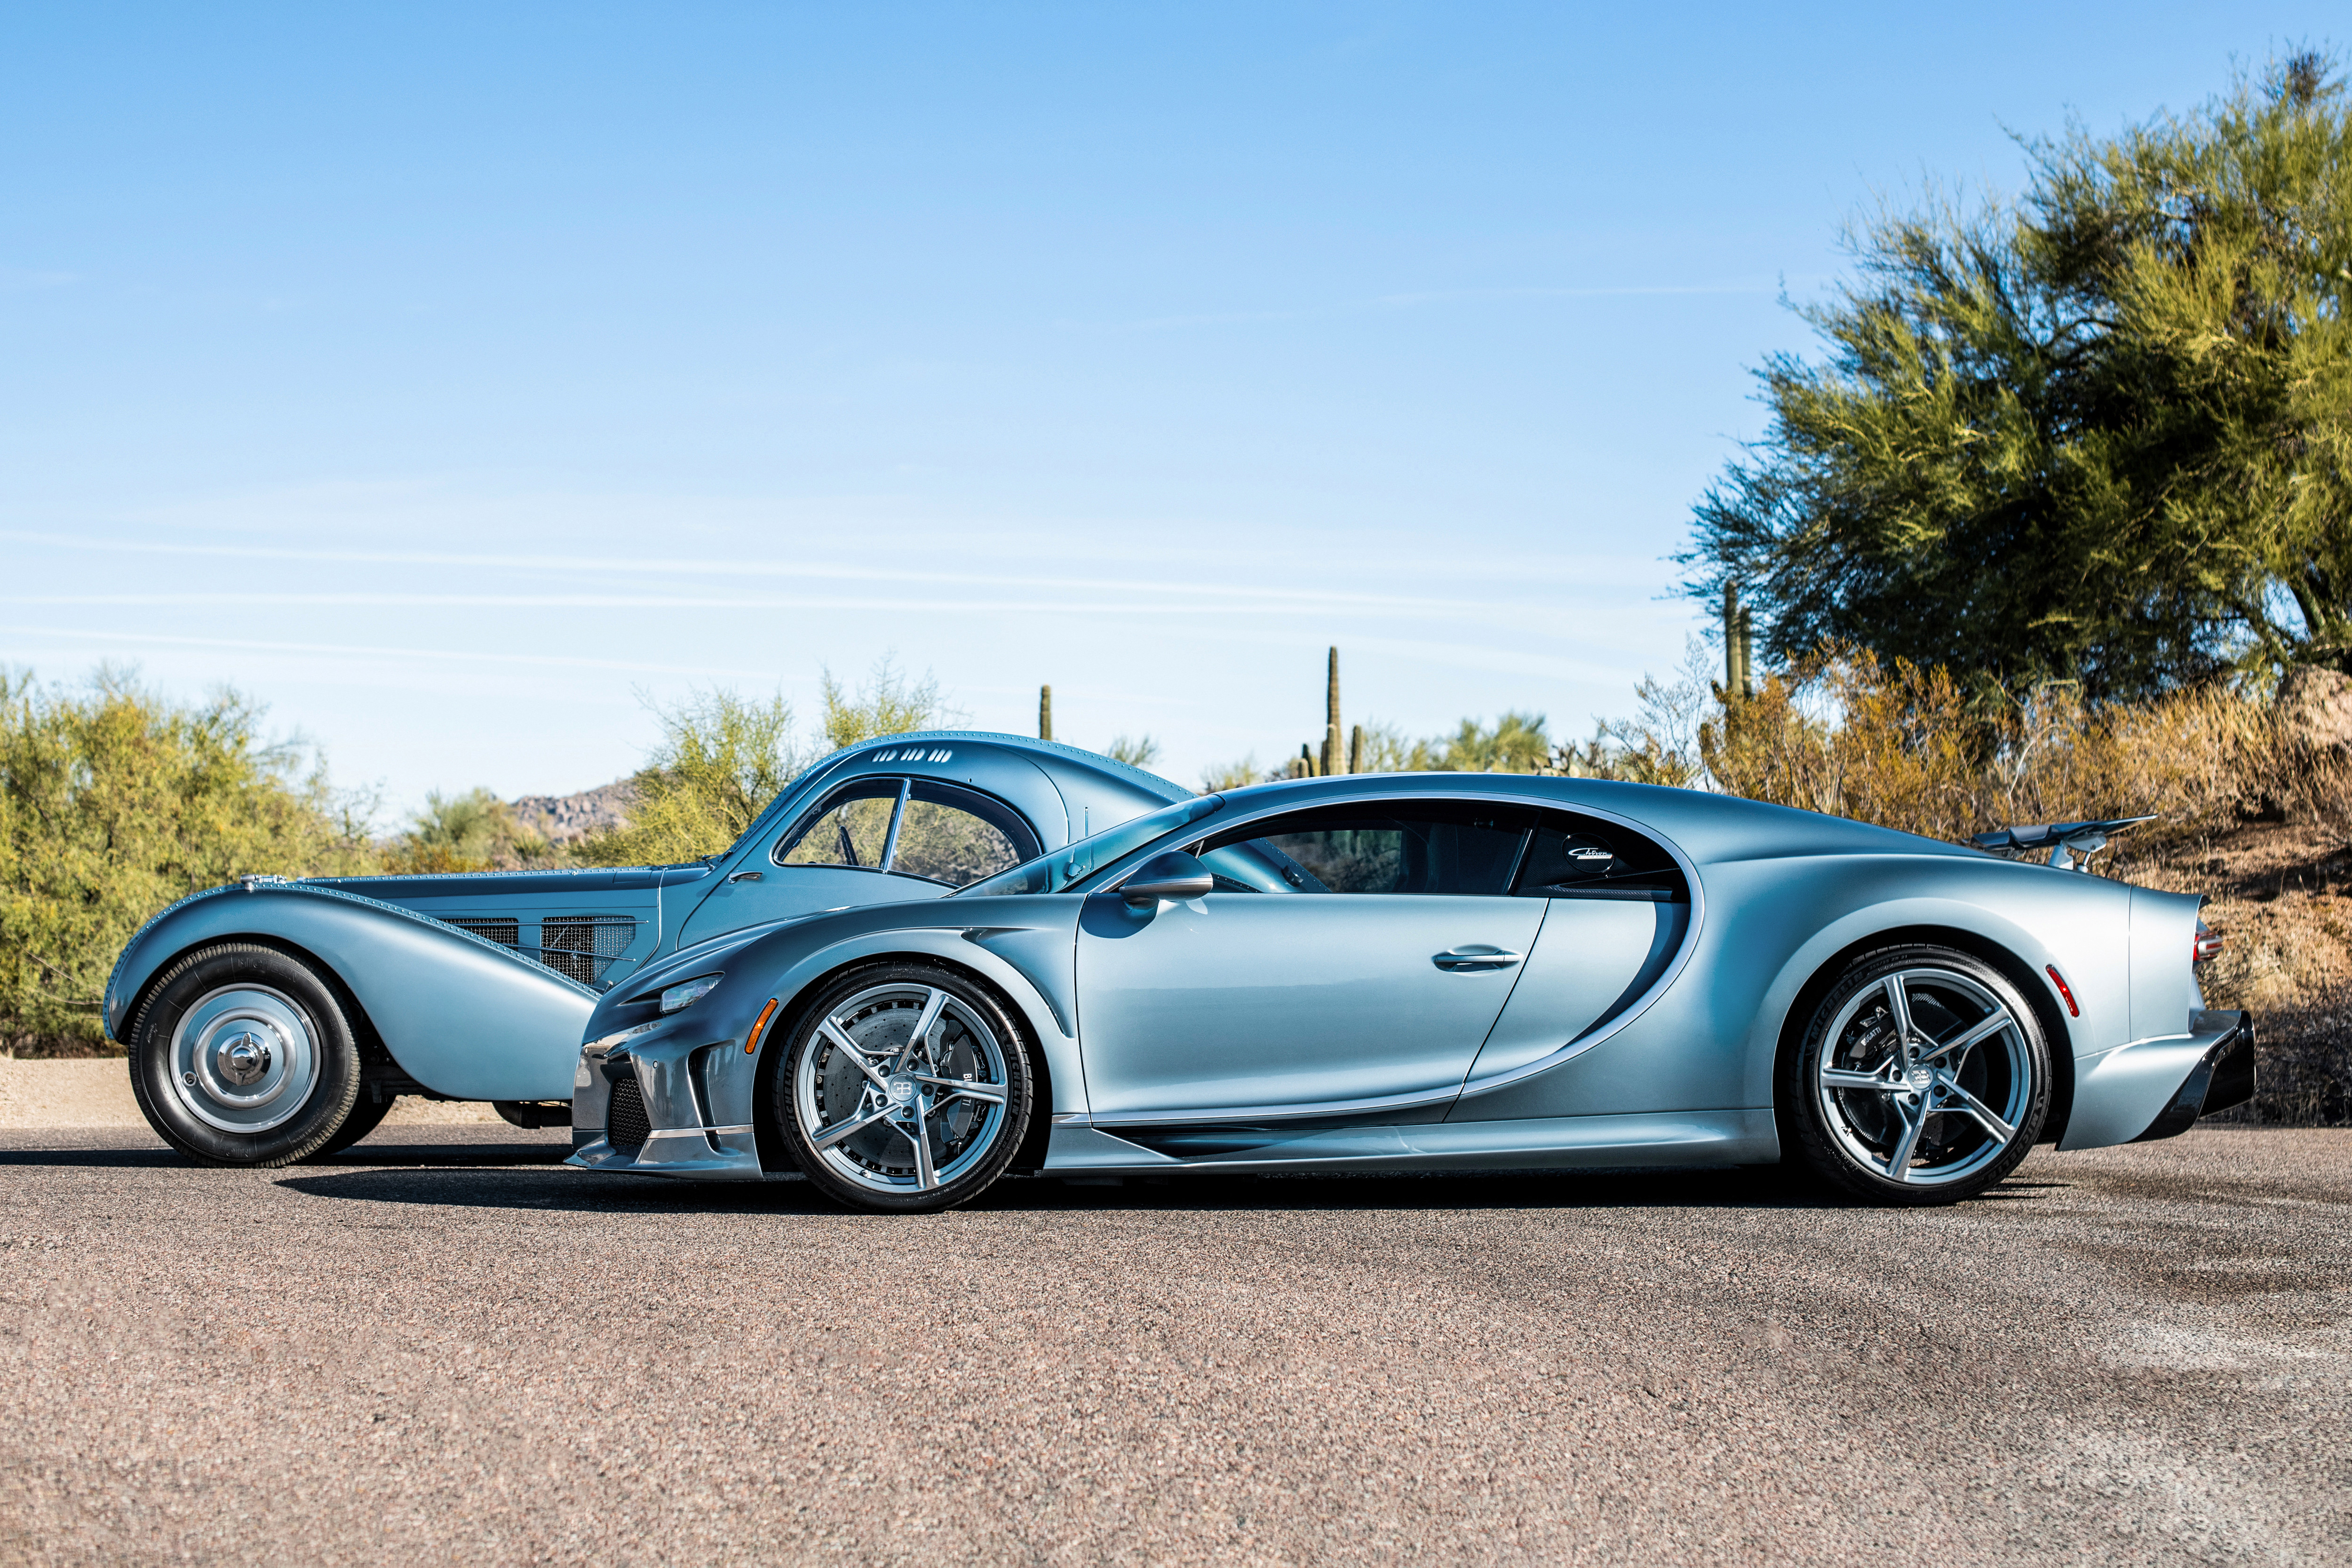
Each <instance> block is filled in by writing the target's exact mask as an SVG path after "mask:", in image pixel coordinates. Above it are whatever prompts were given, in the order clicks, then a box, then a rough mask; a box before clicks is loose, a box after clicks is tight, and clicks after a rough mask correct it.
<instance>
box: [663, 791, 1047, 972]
mask: <svg viewBox="0 0 2352 1568" xmlns="http://www.w3.org/2000/svg"><path fill="white" fill-rule="evenodd" d="M1042 847H1043V846H1042V845H1041V843H1040V842H1039V838H1038V833H1037V830H1036V829H1035V828H1034V827H1033V826H1032V825H1031V824H1030V822H1029V821H1028V820H1027V819H1026V818H1025V817H1024V816H1023V815H1022V814H1021V812H1020V811H1018V810H1014V809H1013V807H1012V806H1010V805H1008V804H1006V803H1005V802H1004V801H1003V800H999V799H997V798H996V797H995V796H993V795H991V794H988V793H987V792H985V791H983V790H980V789H973V788H971V787H970V786H968V785H964V784H958V783H951V782H950V781H948V780H946V779H926V778H908V777H905V776H903V775H891V774H867V775H866V776H864V777H862V778H856V779H848V780H846V781H845V782H844V783H841V784H838V785H836V786H835V787H834V788H833V789H828V790H826V791H825V792H824V793H823V794H822V795H820V796H819V797H818V798H817V799H816V800H815V801H814V803H813V804H812V805H811V806H810V807H809V808H808V809H807V810H803V812H802V813H801V814H800V815H799V816H798V817H796V818H794V819H793V821H790V822H788V823H786V824H785V826H784V827H783V829H782V831H781V832H779V833H778V834H777V835H776V837H775V840H774V841H773V843H772V845H771V846H770V847H769V850H768V852H767V853H765V854H764V855H760V856H757V857H755V858H753V859H751V860H750V861H748V862H744V863H742V864H741V865H739V866H738V867H736V868H735V869H734V870H732V871H730V873H728V874H727V875H726V876H725V877H723V878H722V879H720V882H719V885H718V886H717V887H715V888H714V889H712V890H711V893H710V894H709V897H707V898H705V899H704V900H703V901H702V902H701V904H698V905H697V906H696V908H695V911H694V913H693V914H692V915H689V916H688V918H687V921H686V924H685V925H684V926H683V927H682V928H681V929H680V930H679V932H678V941H677V945H678V946H681V947H685V946H691V945H692V944H694V943H697V942H700V941H704V940H707V939H708V938H709V937H712V936H724V935H725V934H726V933H728V932H730V931H735V930H740V928H742V927H743V926H746V925H758V924H760V923H761V922H762V921H768V920H783V919H787V918H789V917H791V916H793V915H810V914H814V913H815V912H816V911H818V910H820V909H838V908H841V907H843V906H844V905H846V904H888V903H894V902H898V901H901V900H907V899H917V898H939V897H941V896H943V895H944V894H950V893H952V892H954V891H955V890H956V889H957V888H959V887H967V886H969V885H971V883H975V882H978V881H980V880H981V879H982V877H989V876H993V875H995V874H996V873H998V872H1000V871H1004V870H1008V869H1009V868H1011V867H1013V866H1016V865H1018V864H1020V863H1021V862H1023V861H1025V860H1027V859H1029V858H1030V857H1031V856H1033V855H1034V854H1036V853H1038V852H1040V850H1041V849H1042Z"/></svg>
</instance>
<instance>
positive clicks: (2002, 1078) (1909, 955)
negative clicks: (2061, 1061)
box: [1780, 946, 2050, 1205]
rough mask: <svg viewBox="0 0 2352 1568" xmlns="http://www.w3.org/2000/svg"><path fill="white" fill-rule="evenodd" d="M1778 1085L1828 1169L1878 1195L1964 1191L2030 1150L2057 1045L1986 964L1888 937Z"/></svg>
mask: <svg viewBox="0 0 2352 1568" xmlns="http://www.w3.org/2000/svg"><path fill="white" fill-rule="evenodd" d="M1780 1103H1781V1104H1782V1106H1783V1107H1784V1108H1785V1109H1786V1110H1787V1112H1788V1113H1789V1114H1788V1117H1787V1122H1788V1123H1792V1124H1794V1128H1795V1131H1796V1133H1797V1137H1798V1142H1799V1144H1800V1146H1801V1149H1802V1152H1803V1155H1804V1157H1805V1161H1806V1163H1807V1164H1808V1165H1810V1166H1811V1167H1812V1168H1813V1169H1814V1170H1815V1171H1816V1172H1818V1173H1820V1174H1821V1175H1822V1176H1826V1177H1828V1178H1829V1179H1830V1180H1831V1181H1832V1182H1834V1183H1836V1184H1837V1185H1838V1186H1842V1187H1843V1188H1845V1189H1846V1190H1847V1191H1849V1192H1852V1193H1854V1194H1856V1195H1857V1196H1860V1197H1864V1198H1867V1199H1869V1200H1870V1201H1871V1202H1874V1203H1884V1204H1900V1205H1924V1204H1937V1203H1957V1202H1958V1201H1959V1200H1960V1199H1962V1198H1966V1197H1974V1196H1975V1195H1977V1194H1978V1193H1980V1192H1982V1191H1984V1190H1985V1188H1987V1187H1989V1186H1992V1185H1993V1184H1994V1183H1995V1182H1998V1181H2000V1179H2001V1178H2002V1177H2004V1176H2008V1175H2009V1173H2010V1172H2011V1171H2012V1170H2014V1169H2016V1168H2017V1163H2018V1162H2019V1161H2020V1160H2022V1159H2023V1158H2024V1157H2025V1156H2026V1155H2027V1154H2028V1153H2029V1152H2031V1151H2032V1147H2033V1142H2034V1139H2035V1138H2036V1137H2038V1136H2040V1134H2041V1132H2042V1119H2043V1118H2044V1117H2045V1116H2046V1115H2047V1114H2048V1113H2049V1109H2050V1054H2049V1046H2048V1043H2047V1042H2046V1041H2045V1040H2043V1038H2042V1025H2041V1020H2040V1019H2038V1018H2037V1017H2036V1016H2035V1014H2034V1011H2033V1009H2032V1007H2031V1006H2030V1005H2029V1004H2028V1003H2027V1002H2026V1000H2025V998H2023V997H2022V996H2021V995H2019V994H2018V990H2017V988H2016V987H2015V986H2013V985H2011V983H2010V981H2009V979H2008V978H2007V977H2005V976H2003V975H2002V974H2001V973H2000V971H1999V970H1997V969H1995V968H1994V967H1992V966H1990V964H1987V963H1985V962H1983V961H1982V960H1980V959H1978V958H1976V957H1973V956H1969V954H1966V953H1960V952H1956V951H1954V950H1952V949H1950V948H1947V947H1930V946H1906V947H1894V948H1887V949H1885V950H1882V951H1880V952H1877V953H1872V954H1868V955H1866V956H1864V957H1862V958H1861V959H1859V960H1857V961H1856V962H1855V963H1854V965H1853V967H1851V968H1849V969H1848V970H1847V971H1846V972H1845V974H1844V975H1843V976H1841V977H1839V979H1838V982H1837V984H1836V985H1834V986H1832V988H1830V992H1829V995H1827V996H1826V997H1824V998H1822V1002H1821V1005H1820V1006H1819V1007H1818V1008H1816V1009H1814V1011H1813V1015H1812V1019H1811V1025H1810V1027H1809V1028H1808V1029H1807V1030H1806V1031H1805V1037H1804V1042H1803V1044H1802V1045H1801V1047H1800V1049H1799V1050H1798V1051H1796V1052H1795V1053H1794V1054H1793V1056H1792V1057H1791V1058H1790V1060H1789V1061H1786V1062H1784V1063H1783V1070H1782V1073H1781V1082H1780Z"/></svg>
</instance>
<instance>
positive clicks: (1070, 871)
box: [948, 795, 1225, 898]
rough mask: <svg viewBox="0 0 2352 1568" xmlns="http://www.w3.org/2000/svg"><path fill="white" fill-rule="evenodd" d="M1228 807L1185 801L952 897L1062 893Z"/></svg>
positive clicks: (1219, 798) (1216, 800) (1216, 799)
mask: <svg viewBox="0 0 2352 1568" xmlns="http://www.w3.org/2000/svg"><path fill="white" fill-rule="evenodd" d="M1224 803H1225V798H1224V797H1223V795H1202V796H1201V797H1200V798H1199V799H1197V800H1179V801H1178V802H1177V803H1176V804H1174V805H1173V806H1167V807H1163V808H1161V809H1160V810H1157V811H1153V812H1150V813H1149V814H1147V815H1145V816H1140V817H1138V818H1136V819H1135V820H1134V821H1130V822H1121V823H1120V824H1119V825H1118V827H1116V828H1107V829H1105V830H1104V831H1101V832H1099V833H1097V834H1095V835H1094V837H1092V838H1090V839H1080V840H1079V841H1077V842H1076V843H1075V844H1071V845H1069V846H1067V847H1066V848H1064V849H1058V850H1055V851H1054V852H1052V853H1051V854H1043V855H1039V856H1038V857H1037V858H1036V859H1035V860H1033V861H1025V862H1023V863H1021V864H1020V865H1017V866H1014V867H1013V869H1012V870H1011V871H1007V872H999V873H997V874H996V875H994V876H992V877H990V878H989V879H988V880H987V881H986V882H976V883H972V884H971V886H970V887H967V888H964V889H962V890H961V891H960V892H957V893H952V894H949V895H948V896H949V897H950V898H997V897H1003V895H1005V894H1016V893H1060V892H1062V891H1063V890H1064V889H1066V888H1067V887H1069V886H1070V885H1071V884H1072V883H1076V881H1078V880H1079V879H1080V878H1081V877H1085V876H1087V875H1089V874H1091V873H1093V872H1094V870H1095V868H1096V867H1097V866H1106V865H1108V864H1110V862H1113V861H1115V860H1118V858H1119V857H1120V856H1122V855H1124V854H1126V853H1128V852H1129V851H1132V850H1139V849H1141V848H1142V847H1143V846H1144V845H1146V844H1148V843H1150V841H1152V840H1154V839H1156V838H1159V837H1160V836H1161V835H1163V834H1167V833H1172V832H1174V831H1176V830H1177V829H1179V828H1181V827H1185V826H1187V825H1189V824H1191V823H1193V822H1197V821H1200V820H1201V819H1202V818H1203V817H1205V816H1207V815H1208V814H1209V813H1210V812H1212V811H1213V810H1216V809H1217V808H1218V807H1220V806H1222V805H1223V804H1224Z"/></svg>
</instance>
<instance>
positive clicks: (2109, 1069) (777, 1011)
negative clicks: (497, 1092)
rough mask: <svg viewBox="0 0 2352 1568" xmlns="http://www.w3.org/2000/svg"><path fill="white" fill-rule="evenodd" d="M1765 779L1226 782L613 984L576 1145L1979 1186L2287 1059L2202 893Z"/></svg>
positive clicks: (860, 1158) (857, 1199)
mask: <svg viewBox="0 0 2352 1568" xmlns="http://www.w3.org/2000/svg"><path fill="white" fill-rule="evenodd" d="M2118 825H2119V824H2116V823H2076V824H2063V825H2061V827H2059V828H2057V829H2035V830H2018V831H2011V832H2009V833H2007V834H2005V835H2002V836H2000V843H2001V847H2003V848H2009V849H2018V850H2023V849H2040V848H2044V847H2046V848H2049V849H2050V850H2051V852H2052V860H2053V862H2054V863H2050V864H2040V865H2036V864H2026V863H2021V862H2017V861H2014V860H2010V859H2003V858H1997V857H1996V856H1994V855H1992V854H1990V853H1986V852H1981V851H1979V850H1974V849H1968V848H1962V847H1959V846H1956V845H1952V844H1947V843H1939V842H1936V841H1931V840H1927V839H1921V838H1915V837H1912V836H1910V835H1908V834H1905V833H1899V832H1894V831H1887V830H1885V829H1881V828H1874V827H1868V826H1864V825H1863V824H1860V823H1856V822H1851V821H1841V820H1839V819H1836V818H1831V817H1823V816H1817V815H1814V814H1812V813H1811V812H1805V811H1797V810H1788V809H1786V808H1783V807H1779V806H1770V805H1764V804H1759V803H1758V802H1756V801H1752V800H1738V799H1735V798H1730V797H1726V796H1720V795H1707V794H1699V793H1696V792H1692V791H1688V790H1681V789H1655V788H1650V787H1646V786H1642V785H1634V784H1623V783H1614V782H1607V781H1600V780H1591V779H1537V778H1527V777H1513V776H1494V775H1484V776H1468V775H1461V774H1419V775H1387V776H1379V775H1375V776H1359V777H1352V778H1349V777H1342V778H1328V779H1307V780H1300V781H1296V782H1291V783H1283V784H1268V785H1261V786H1257V787H1254V788H1251V789H1239V790H1235V791H1234V792H1232V793H1230V794H1224V795H1209V796H1205V797H1202V798H1200V799H1197V800H1185V801H1182V802H1181V803H1178V804H1174V805H1171V806H1169V807H1167V808H1165V809H1164V810H1159V811H1155V812H1153V813H1152V814H1150V815H1149V816H1144V817H1139V818H1137V819H1136V820H1134V821H1129V822H1127V823H1124V824H1122V825H1120V826H1118V827H1115V828H1113V829H1111V830H1110V831H1108V832H1104V833H1100V834H1097V835H1096V836H1095V837H1093V838H1090V839H1087V840H1085V841H1080V842H1078V843H1076V844H1073V845H1071V846H1069V847H1067V848H1065V849H1061V850H1057V851H1055V852H1051V853H1048V854H1045V855H1042V856H1040V857H1039V858H1037V859H1034V860H1032V861H1030V862H1026V863H1025V864H1023V865H1020V866H1017V867H1014V868H1013V869H1011V870H1008V871H1006V872H1004V873H1001V874H999V875H996V876H993V877H991V878H989V879H988V880H986V881H983V882H980V883H976V884H974V885H972V886H970V887H966V888H964V889H963V890H961V892H959V893H957V894H954V895H952V896H950V897H948V898H944V899H939V900H934V901H930V902H926V903H919V904H891V905H885V906H868V907H865V908H858V909H850V910H844V911H840V912H836V913H830V914H822V915H811V916H807V917H804V918H802V919H799V920H794V921H789V922H786V923H784V924H782V925H770V926H763V927H759V928H756V929H749V930H744V931H740V932H737V933H735V934H734V935H732V936H722V937H719V938H716V939H714V940H711V941H708V942H704V943H701V944H699V945H698V946H692V947H688V948H685V949H682V950H681V951H679V952H677V953H675V954H672V955H670V956H668V957H667V958H665V959H663V960H662V961H661V962H660V963H658V964H656V965H655V966H653V967H649V968H647V969H646V970H644V971H641V972H639V973H637V974H635V975H634V976H632V977H630V979H629V981H628V983H626V984H625V985H622V986H618V987H615V988H614V989H613V990H611V991H610V992H608V993H607V994H606V995H605V997H604V999H603V1000H602V1001H600V1002H599V1003H598V1004H597V1006H596V1009H595V1013H594V1016H593V1018H592V1019H590V1020H589V1024H588V1040H587V1042H586V1044H585V1045H584V1046H583V1049H582V1051H581V1053H580V1056H579V1071H578V1076H577V1077H576V1078H575V1079H574V1080H573V1085H572V1088H573V1092H572V1141H573V1143H574V1145H576V1152H575V1153H574V1155H572V1163H573V1164H575V1165H578V1166H584V1167H586V1168H588V1169H591V1170H597V1171H620V1172H633V1173H636V1174H654V1175H664V1176H688V1177H698V1178H702V1179H709V1180H757V1179H760V1178H761V1177H764V1176H781V1175H789V1174H793V1173H805V1175H806V1176H808V1177H809V1178H810V1179H811V1180H812V1181H814V1182H815V1183H816V1184H817V1185H818V1186H821V1187H822V1188H824V1190H825V1191H826V1192H828V1193H830V1194H832V1195H833V1196H834V1197H836V1198H838V1199H840V1200H841V1201H843V1202H845V1203H848V1204H853V1205H856V1206H860V1207H867V1208H873V1209H879V1210H896V1211H919V1210H926V1209H936V1208H940V1207H946V1206H949V1205H951V1204H956V1203H961V1202H963V1201H966V1200H968V1199H970V1198H971V1197H974V1196H976V1195H978V1194H979V1193H981V1192H982V1191H983V1190H985V1189H986V1188H987V1187H988V1186H989V1185H990V1184H991V1183H992V1182H993V1181H995V1180H996V1179H997V1177H998V1176H1000V1175H1002V1174H1003V1172H1005V1171H1006V1170H1008V1169H1033V1170H1043V1171H1046V1172H1056V1173H1073V1174H1076V1173H1086V1174H1089V1175H1096V1176H1100V1175H1132V1174H1142V1175H1158V1174H1162V1173H1169V1172H1183V1171H1216V1172H1231V1171H1257V1172H1265V1171H1309V1170H1355V1171H1363V1170H1444V1169H1489V1170H1492V1169H1525V1168H1530V1167H1550V1168H1563V1167H1579V1166H1582V1167H1592V1166H1738V1165H1769V1164H1772V1163H1775V1162H1778V1161H1781V1160H1783V1159H1791V1158H1793V1159H1794V1160H1797V1161H1799V1162H1801V1163H1802V1164H1803V1165H1805V1166H1809V1167H1810V1168H1811V1169H1812V1170H1814V1171H1817V1172H1819V1173H1820V1174H1821V1175H1822V1176H1825V1177H1828V1178H1830V1179H1831V1180H1832V1181H1834V1182H1836V1183H1838V1184H1840V1185H1842V1186H1843V1187H1845V1188H1846V1189H1848V1190H1850V1191H1851V1192H1853V1193H1854V1194H1856V1195H1859V1196H1861V1197H1864V1198H1865V1199H1868V1200H1871V1201H1876V1202H1883V1203H1889V1204H1918V1203H1941V1202H1950V1201H1953V1200H1955V1199H1958V1198H1960V1197H1967V1196H1969V1195H1970V1194H1973V1193H1976V1192H1979V1191H1981V1190H1983V1189H1984V1188H1985V1187H1986V1186H1989V1185H1990V1184H1992V1183H1994V1182H1997V1181H1999V1180H2000V1178H2001V1177H2002V1176H2006V1175H2007V1174H2008V1173H2009V1171H2010V1170H2011V1169H2012V1168H2013V1167H2014V1166H2016V1164H2017V1162H2018V1161H2019V1160H2021V1159H2022V1158H2023V1157H2024V1156H2025V1155H2026V1153H2027V1152H2028V1151H2029V1150H2030V1149H2031V1148H2032V1146H2033V1145H2035V1144H2036V1143H2037V1142H2054V1143H2056V1144H2057V1145H2058V1146H2059V1147H2061V1148H2062V1149H2081V1148H2093V1147H2097V1146H2099V1145H2107V1144H2118V1143H2124V1142H2127V1141H2130V1140H2134V1139H2143V1138H2158V1137H2165V1136H2168V1135H2170V1134H2175V1133H2179V1132H2180V1131H2182V1130H2183V1129H2185V1128H2186V1127H2188V1126H2189V1124H2191V1123H2193V1122H2194V1121H2195V1120H2196V1119H2197V1118H2198V1117H2199V1116H2200V1114H2203V1113H2208V1112H2210V1111H2214V1110H2219V1109H2221V1108H2222V1107H2224V1106H2228V1105H2231V1104H2235V1103H2240V1102H2242V1101H2243V1100H2245V1099H2246V1098H2248V1097H2249V1096H2250V1095H2251V1094H2252V1090H2253V1067H2252V1024H2251V1022H2250V1020H2249V1019H2248V1018H2247V1017H2246V1015H2244V1014H2242V1013H2239V1012H2221V1011H2210V1010H2207V1009H2205V1007H2204V1005H2203V1001H2202V998H2201V997H2200V992H2199V988H2198V985H2197V980H2196V977H2195V972H2194V967H2193V966H2194V963H2195V962H2196V961H2197V960H2198V959H2199V958H2200V957H2204V956H2210V954H2211V952H2212V951H2213V948H2214V942H2213V939H2212V937H2211V936H2210V933H2208V932H2206V931H2205V929H2204V927H2203V926H2202V925H2201V923H2200V921H2199V919H2198V905H2199V901H2198V900H2196V899H2195V898H2191V897H2186V896H2182V895H2179V894H2168V893H2158V892H2153V891H2151V890H2148V889H2146V888H2139V887H2133V886H2129V885H2126V884H2125V883H2117V882H2113V881H2108V880H2105V879H2103V878H2099V877H2095V876H2090V875H2086V874H2083V873H2080V872H2079V871H2074V870H2067V869H2062V867H2063V866H2067V865H2071V864H2073V863H2074V857H2075V856H2076V855H2078V854H2081V853H2084V852H2088V851H2090V850H2093V849H2095V848H2096V847H2097V846H2098V844H2099V843H2101V842H2103V841H2104V833H2105V831H2111V830H2112V829H2114V828H2116V826H2118Z"/></svg>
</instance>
